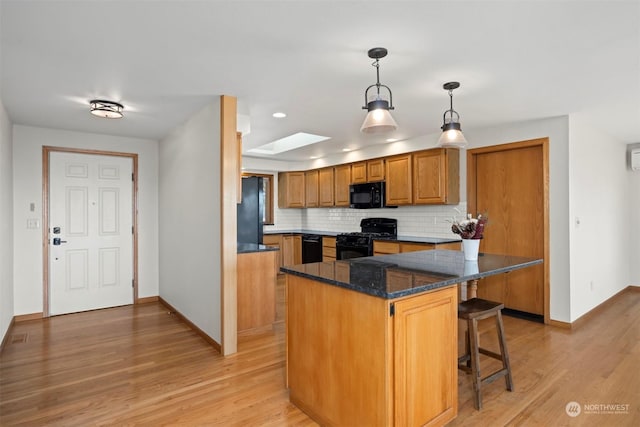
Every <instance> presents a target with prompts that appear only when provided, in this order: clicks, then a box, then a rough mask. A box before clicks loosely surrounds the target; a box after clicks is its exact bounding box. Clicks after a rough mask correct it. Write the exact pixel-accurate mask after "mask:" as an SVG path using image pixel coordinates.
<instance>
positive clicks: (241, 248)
mask: <svg viewBox="0 0 640 427" xmlns="http://www.w3.org/2000/svg"><path fill="white" fill-rule="evenodd" d="M278 250H280V249H279V248H277V247H274V246H265V245H259V244H257V243H238V253H239V254H248V253H252V252H269V251H278Z"/></svg>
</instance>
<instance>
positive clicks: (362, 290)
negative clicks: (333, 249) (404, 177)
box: [281, 250, 542, 426]
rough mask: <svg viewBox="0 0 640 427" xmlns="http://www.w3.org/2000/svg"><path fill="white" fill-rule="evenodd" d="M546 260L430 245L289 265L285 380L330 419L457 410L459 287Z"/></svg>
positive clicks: (420, 416)
mask: <svg viewBox="0 0 640 427" xmlns="http://www.w3.org/2000/svg"><path fill="white" fill-rule="evenodd" d="M540 262H542V260H536V259H531V258H521V257H512V256H502V255H492V254H480V256H479V258H478V261H477V262H472V263H469V262H465V260H464V255H463V253H462V252H459V251H446V250H432V251H420V252H410V253H403V254H395V255H385V256H377V257H364V258H353V259H349V260H343V261H334V262H321V263H313V264H304V265H294V266H287V267H282V268H281V271H282V272H284V273H285V274H286V299H287V306H286V309H287V312H286V329H287V332H286V334H287V335H286V336H287V385H288V387H289V393H290V394H289V396H290V400H291V402H292V403H294V404H295V405H296V406H298V407H299V408H301V409H302V410H303V411H304V412H306V413H307V414H308V415H309V416H310V417H311V418H313V419H314V420H315V421H317V422H318V423H320V424H322V425H371V426H393V425H396V426H412V425H444V424H446V423H447V422H449V421H450V420H452V419H453V418H455V417H456V415H457V396H458V390H457V375H458V374H457V357H458V349H457V335H458V322H457V305H458V292H457V284H458V283H461V282H463V281H474V280H477V279H481V278H482V277H487V276H490V275H494V274H500V273H507V272H509V271H512V270H514V269H518V268H525V267H528V266H530V265H535V264H538V263H540Z"/></svg>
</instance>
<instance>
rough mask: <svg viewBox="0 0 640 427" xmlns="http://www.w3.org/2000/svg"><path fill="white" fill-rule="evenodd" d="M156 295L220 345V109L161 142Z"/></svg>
mask: <svg viewBox="0 0 640 427" xmlns="http://www.w3.org/2000/svg"><path fill="white" fill-rule="evenodd" d="M160 172H161V173H160V185H159V188H160V212H159V217H160V220H159V224H160V228H159V230H160V231H159V234H160V296H161V297H162V298H163V299H164V300H166V301H167V302H168V303H169V304H171V305H172V306H173V307H175V308H176V309H177V310H178V311H179V312H180V313H182V314H183V315H184V316H186V317H187V318H188V319H189V320H190V321H191V322H193V323H194V324H195V325H196V326H198V328H200V329H201V330H202V331H204V332H205V333H206V334H207V335H209V336H210V337H211V338H213V339H214V340H216V342H218V343H221V317H220V316H221V307H220V304H221V298H220V296H221V295H220V290H221V288H220V280H221V276H220V247H221V244H222V243H221V239H220V209H221V208H220V203H221V198H220V105H219V100H218V98H216V101H215V102H212V104H211V105H209V106H207V107H205V108H204V109H203V110H201V111H200V112H198V113H197V114H195V115H194V116H192V117H191V119H189V120H188V121H187V123H185V124H184V125H183V126H181V127H179V128H177V129H176V130H174V131H173V132H172V133H171V135H169V136H168V137H166V138H165V139H163V140H162V141H160Z"/></svg>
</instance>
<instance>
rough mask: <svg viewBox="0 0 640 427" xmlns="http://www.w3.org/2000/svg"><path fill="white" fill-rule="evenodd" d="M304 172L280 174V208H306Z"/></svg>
mask: <svg viewBox="0 0 640 427" xmlns="http://www.w3.org/2000/svg"><path fill="white" fill-rule="evenodd" d="M304 192H305V186H304V172H280V173H279V174H278V207H279V208H304Z"/></svg>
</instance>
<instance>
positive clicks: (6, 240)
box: [0, 101, 14, 342]
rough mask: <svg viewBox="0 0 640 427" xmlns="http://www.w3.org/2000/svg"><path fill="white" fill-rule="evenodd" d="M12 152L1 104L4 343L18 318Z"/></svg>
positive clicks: (0, 309) (0, 325) (0, 320)
mask: <svg viewBox="0 0 640 427" xmlns="http://www.w3.org/2000/svg"><path fill="white" fill-rule="evenodd" d="M12 151H13V143H12V135H11V122H10V121H9V117H8V116H7V112H6V111H5V109H4V106H3V105H2V102H1V101H0V236H2V244H1V245H0V342H1V341H2V340H3V339H4V336H5V335H6V333H7V329H8V328H9V325H10V324H11V319H13V316H14V308H13V166H12V164H13V155H12Z"/></svg>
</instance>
